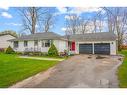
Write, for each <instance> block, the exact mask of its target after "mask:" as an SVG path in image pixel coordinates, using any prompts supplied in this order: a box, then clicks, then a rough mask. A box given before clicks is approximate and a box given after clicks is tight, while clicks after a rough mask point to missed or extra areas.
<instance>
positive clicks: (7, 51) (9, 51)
mask: <svg viewBox="0 0 127 95" xmlns="http://www.w3.org/2000/svg"><path fill="white" fill-rule="evenodd" d="M5 53H6V54H13V53H15V51H14V50H13V49H12V48H11V47H10V46H9V47H8V48H7V49H6V51H5Z"/></svg>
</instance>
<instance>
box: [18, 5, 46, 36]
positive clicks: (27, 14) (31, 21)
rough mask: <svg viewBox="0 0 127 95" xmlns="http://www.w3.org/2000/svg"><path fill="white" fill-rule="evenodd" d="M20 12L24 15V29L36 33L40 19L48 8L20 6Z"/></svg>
mask: <svg viewBox="0 0 127 95" xmlns="http://www.w3.org/2000/svg"><path fill="white" fill-rule="evenodd" d="M19 12H20V15H21V17H22V22H23V24H22V26H23V31H26V30H28V31H29V32H30V33H31V34H34V33H35V32H36V28H37V26H38V22H39V19H40V18H41V17H42V15H43V14H45V13H46V10H45V9H42V8H40V7H24V8H19Z"/></svg>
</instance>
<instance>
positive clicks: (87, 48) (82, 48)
mask: <svg viewBox="0 0 127 95" xmlns="http://www.w3.org/2000/svg"><path fill="white" fill-rule="evenodd" d="M79 53H80V54H92V44H79Z"/></svg>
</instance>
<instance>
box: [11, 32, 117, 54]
mask: <svg viewBox="0 0 127 95" xmlns="http://www.w3.org/2000/svg"><path fill="white" fill-rule="evenodd" d="M68 40H69V43H68ZM116 40H117V37H116V35H115V34H114V33H111V32H101V33H86V34H73V35H70V36H68V37H66V36H61V35H58V34H56V33H54V32H42V33H36V34H31V35H26V36H21V37H19V38H16V39H12V40H10V42H11V47H12V48H13V49H14V50H15V51H19V52H24V51H40V52H48V49H49V47H50V45H51V42H53V43H54V45H55V46H56V48H57V49H58V51H59V52H64V50H68V48H69V50H70V53H73V54H108V55H116V50H117V45H116Z"/></svg>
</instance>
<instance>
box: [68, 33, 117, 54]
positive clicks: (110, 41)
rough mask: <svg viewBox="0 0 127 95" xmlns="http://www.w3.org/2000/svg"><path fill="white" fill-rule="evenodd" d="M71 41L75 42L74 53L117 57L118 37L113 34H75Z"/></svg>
mask: <svg viewBox="0 0 127 95" xmlns="http://www.w3.org/2000/svg"><path fill="white" fill-rule="evenodd" d="M69 39H70V40H71V41H72V42H75V44H74V47H75V50H74V51H73V52H72V53H75V54H105V55H116V49H117V44H116V42H117V36H116V35H115V34H114V33H112V32H97V33H85V34H75V35H71V36H70V37H69Z"/></svg>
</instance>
